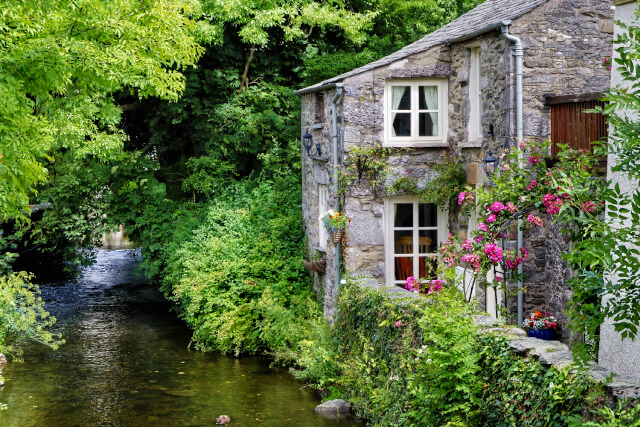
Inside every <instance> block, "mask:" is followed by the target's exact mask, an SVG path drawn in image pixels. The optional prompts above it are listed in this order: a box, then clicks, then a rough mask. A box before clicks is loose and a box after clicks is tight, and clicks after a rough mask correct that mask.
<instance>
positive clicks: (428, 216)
mask: <svg viewBox="0 0 640 427" xmlns="http://www.w3.org/2000/svg"><path fill="white" fill-rule="evenodd" d="M418 226H419V227H437V226H438V208H437V206H436V205H435V204H434V203H420V204H419V205H418Z"/></svg>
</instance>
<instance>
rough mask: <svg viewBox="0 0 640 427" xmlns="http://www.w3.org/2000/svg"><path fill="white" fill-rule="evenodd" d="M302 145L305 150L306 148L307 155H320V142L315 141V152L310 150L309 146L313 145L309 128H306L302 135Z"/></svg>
mask: <svg viewBox="0 0 640 427" xmlns="http://www.w3.org/2000/svg"><path fill="white" fill-rule="evenodd" d="M302 146H303V147H304V149H305V150H307V156H309V157H315V156H318V157H320V156H322V147H320V143H316V147H315V148H316V150H315V153H312V152H311V148H312V147H313V136H311V134H310V133H309V129H307V131H306V132H305V134H304V135H302Z"/></svg>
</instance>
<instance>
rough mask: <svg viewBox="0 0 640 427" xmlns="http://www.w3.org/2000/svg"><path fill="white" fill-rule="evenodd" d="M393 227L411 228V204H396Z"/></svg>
mask: <svg viewBox="0 0 640 427" xmlns="http://www.w3.org/2000/svg"><path fill="white" fill-rule="evenodd" d="M394 227H413V204H412V203H398V204H396V218H395V221H394Z"/></svg>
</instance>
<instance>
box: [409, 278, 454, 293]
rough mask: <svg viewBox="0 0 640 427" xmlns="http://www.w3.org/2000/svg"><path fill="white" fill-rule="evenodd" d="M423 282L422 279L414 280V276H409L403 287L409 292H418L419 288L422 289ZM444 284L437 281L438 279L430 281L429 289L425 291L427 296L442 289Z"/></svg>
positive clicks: (442, 281)
mask: <svg viewBox="0 0 640 427" xmlns="http://www.w3.org/2000/svg"><path fill="white" fill-rule="evenodd" d="M423 280H424V281H426V279H424V278H422V277H421V278H419V279H416V277H415V276H409V277H407V281H406V284H405V286H404V287H405V289H406V290H408V291H411V292H420V288H421V287H422V282H423ZM444 284H445V282H444V280H439V279H435V280H430V281H429V289H427V295H428V294H432V293H434V292H438V291H439V290H440V289H442V286H443V285H444Z"/></svg>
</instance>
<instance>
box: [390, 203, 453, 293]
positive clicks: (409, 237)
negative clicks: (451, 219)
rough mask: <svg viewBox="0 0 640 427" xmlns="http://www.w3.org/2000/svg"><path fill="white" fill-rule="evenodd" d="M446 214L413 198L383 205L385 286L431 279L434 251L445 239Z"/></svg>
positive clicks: (430, 204)
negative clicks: (411, 280) (413, 279)
mask: <svg viewBox="0 0 640 427" xmlns="http://www.w3.org/2000/svg"><path fill="white" fill-rule="evenodd" d="M446 225H447V219H446V212H445V211H444V210H442V209H440V208H439V207H438V206H437V205H435V204H434V203H420V202H419V200H418V199H417V198H391V199H387V200H386V202H385V265H386V278H387V283H393V284H397V285H400V286H404V285H405V283H406V280H407V277H409V276H415V277H416V278H418V277H423V278H428V277H435V268H436V266H437V256H438V248H439V247H440V244H441V243H442V242H443V241H445V240H446V238H447V230H446Z"/></svg>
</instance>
